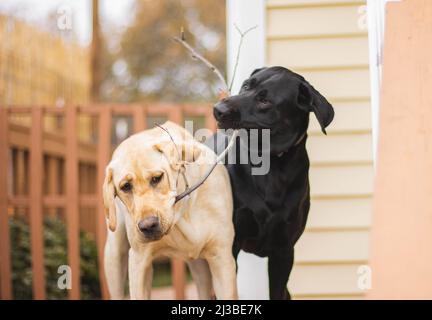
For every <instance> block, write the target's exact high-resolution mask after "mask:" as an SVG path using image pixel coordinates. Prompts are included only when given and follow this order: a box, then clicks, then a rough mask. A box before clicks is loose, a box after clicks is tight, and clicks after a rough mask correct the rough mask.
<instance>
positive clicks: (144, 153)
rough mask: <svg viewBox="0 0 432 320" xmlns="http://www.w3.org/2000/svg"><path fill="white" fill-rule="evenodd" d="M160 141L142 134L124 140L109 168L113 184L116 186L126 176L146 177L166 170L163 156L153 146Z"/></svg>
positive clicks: (166, 165)
mask: <svg viewBox="0 0 432 320" xmlns="http://www.w3.org/2000/svg"><path fill="white" fill-rule="evenodd" d="M160 141H162V139H157V140H156V139H155V138H154V136H148V135H145V134H144V133H142V134H139V135H134V136H131V137H129V138H128V139H126V140H124V141H123V142H122V143H121V144H120V145H119V146H118V147H117V149H116V150H115V152H114V154H113V157H112V160H111V162H110V164H109V167H110V168H112V169H113V178H114V182H115V183H116V184H117V183H118V182H120V180H122V179H123V178H124V177H125V176H126V175H127V174H134V175H136V176H137V177H147V176H148V175H149V174H151V173H152V172H156V171H160V170H167V169H169V164H168V161H167V159H166V158H165V157H164V155H163V154H162V153H161V152H159V151H158V150H157V149H155V147H154V145H155V144H156V143H159V142H160Z"/></svg>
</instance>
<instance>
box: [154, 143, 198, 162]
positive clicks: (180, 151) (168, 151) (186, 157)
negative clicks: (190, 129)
mask: <svg viewBox="0 0 432 320" xmlns="http://www.w3.org/2000/svg"><path fill="white" fill-rule="evenodd" d="M154 148H155V149H156V150H157V151H159V152H161V153H163V154H165V156H166V157H167V159H168V161H169V162H170V164H171V165H172V166H175V167H176V166H177V165H178V164H179V161H180V162H183V161H186V162H194V161H196V160H197V159H198V158H199V156H200V155H201V149H200V148H198V146H197V145H196V144H195V143H193V142H187V141H186V142H181V143H177V144H176V145H174V142H172V141H163V142H160V143H157V144H155V145H154ZM179 156H180V157H181V159H179Z"/></svg>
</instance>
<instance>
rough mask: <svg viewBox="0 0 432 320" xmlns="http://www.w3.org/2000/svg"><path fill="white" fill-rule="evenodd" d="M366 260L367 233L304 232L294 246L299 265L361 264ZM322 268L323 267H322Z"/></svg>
mask: <svg viewBox="0 0 432 320" xmlns="http://www.w3.org/2000/svg"><path fill="white" fill-rule="evenodd" d="M367 258H368V231H366V230H360V231H329V232H326V231H322V232H310V231H307V232H305V233H304V234H303V235H302V237H301V238H300V240H299V241H298V242H297V244H296V246H295V261H296V263H297V264H300V263H303V264H304V263H319V264H322V263H325V262H327V263H334V262H340V261H351V262H356V261H358V262H360V263H361V262H363V261H366V260H367ZM322 267H323V266H322Z"/></svg>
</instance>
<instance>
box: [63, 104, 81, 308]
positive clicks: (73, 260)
mask: <svg viewBox="0 0 432 320" xmlns="http://www.w3.org/2000/svg"><path fill="white" fill-rule="evenodd" d="M65 169H66V222H67V239H68V241H67V243H68V263H69V266H70V268H71V271H72V288H71V290H70V291H69V299H75V300H76V299H79V298H80V247H79V201H78V200H79V196H78V186H79V185H78V134H77V110H76V108H75V107H68V108H67V110H66V168H65Z"/></svg>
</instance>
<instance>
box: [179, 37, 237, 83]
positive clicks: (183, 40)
mask: <svg viewBox="0 0 432 320" xmlns="http://www.w3.org/2000/svg"><path fill="white" fill-rule="evenodd" d="M173 39H174V41H176V42H178V43H180V44H181V45H182V46H183V47H185V48H186V49H187V50H188V51H189V52H190V53H191V54H192V58H193V59H196V60H200V61H201V62H202V63H204V64H205V65H206V66H207V67H208V68H209V69H210V70H211V71H212V72H214V73H215V74H216V76H217V77H218V78H219V80H220V81H221V82H222V84H223V85H224V87H225V88H223V89H222V90H224V91H226V92H229V87H228V83H227V82H226V80H225V78H224V77H223V75H222V73H221V72H220V71H219V70H218V68H216V67H215V66H214V65H213V64H212V63H211V62H210V61H208V60H207V59H206V58H204V57H203V56H202V55H201V54H199V53H198V52H197V51H196V50H195V49H194V48H192V47H191V46H190V45H189V43H187V42H186V40H185V39H184V33H183V32H182V35H181V38H179V37H174V38H173Z"/></svg>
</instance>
